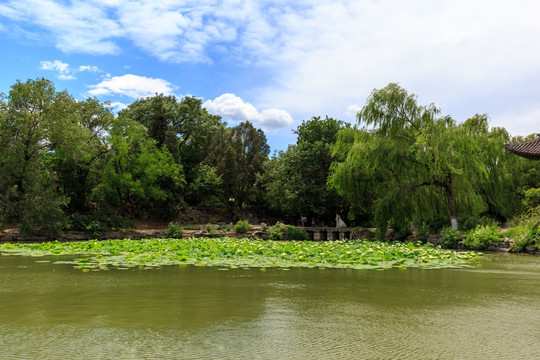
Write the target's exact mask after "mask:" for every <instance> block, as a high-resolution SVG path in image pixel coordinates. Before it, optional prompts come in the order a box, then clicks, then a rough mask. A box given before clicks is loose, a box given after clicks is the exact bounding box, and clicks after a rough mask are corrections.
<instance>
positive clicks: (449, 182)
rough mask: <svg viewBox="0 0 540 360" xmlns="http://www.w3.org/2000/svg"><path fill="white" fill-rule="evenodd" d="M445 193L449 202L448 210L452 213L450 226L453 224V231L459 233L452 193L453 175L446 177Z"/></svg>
mask: <svg viewBox="0 0 540 360" xmlns="http://www.w3.org/2000/svg"><path fill="white" fill-rule="evenodd" d="M444 192H445V193H446V200H447V201H448V210H449V211H450V224H452V230H454V231H457V229H458V221H457V215H456V208H455V206H454V193H453V192H452V175H451V174H449V175H447V176H446V181H445V182H444Z"/></svg>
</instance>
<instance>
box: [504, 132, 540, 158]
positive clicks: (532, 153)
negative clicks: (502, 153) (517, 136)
mask: <svg viewBox="0 0 540 360" xmlns="http://www.w3.org/2000/svg"><path fill="white" fill-rule="evenodd" d="M539 135H540V134H539ZM504 148H505V150H506V151H510V152H513V153H514V154H516V155H519V156H523V157H525V158H527V159H533V160H540V136H539V137H536V138H534V139H530V140H525V141H520V142H515V143H506V144H504Z"/></svg>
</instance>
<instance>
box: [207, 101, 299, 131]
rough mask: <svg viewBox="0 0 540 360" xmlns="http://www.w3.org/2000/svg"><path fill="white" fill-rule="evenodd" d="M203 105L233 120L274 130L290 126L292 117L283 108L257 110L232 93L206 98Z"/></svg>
mask: <svg viewBox="0 0 540 360" xmlns="http://www.w3.org/2000/svg"><path fill="white" fill-rule="evenodd" d="M203 106H204V107H205V108H206V109H207V110H208V112H210V113H212V114H216V115H220V116H223V117H227V118H229V119H231V120H233V121H237V122H242V121H249V122H251V123H253V125H254V126H256V127H260V128H262V129H263V130H275V129H280V128H284V127H287V126H290V125H291V124H292V122H293V119H292V117H291V115H289V113H287V112H286V111H285V110H278V109H266V110H263V111H261V112H259V111H258V110H257V109H256V108H255V106H253V105H251V104H250V103H247V102H245V101H244V100H242V99H241V98H239V97H238V96H236V95H234V94H223V95H221V96H218V97H217V98H215V99H214V100H207V101H206V102H205V103H204V104H203Z"/></svg>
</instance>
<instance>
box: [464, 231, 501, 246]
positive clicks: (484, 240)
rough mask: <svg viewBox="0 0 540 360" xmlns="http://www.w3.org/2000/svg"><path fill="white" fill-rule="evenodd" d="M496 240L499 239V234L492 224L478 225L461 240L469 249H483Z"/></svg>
mask: <svg viewBox="0 0 540 360" xmlns="http://www.w3.org/2000/svg"><path fill="white" fill-rule="evenodd" d="M498 241H501V236H500V235H499V234H498V233H497V229H496V228H495V227H494V226H482V225H479V226H477V227H476V228H475V229H474V230H473V231H472V232H471V233H470V234H469V236H467V238H466V239H465V240H463V244H465V245H466V246H467V247H468V248H469V249H475V250H484V249H487V248H488V247H490V246H491V244H493V243H495V242H498Z"/></svg>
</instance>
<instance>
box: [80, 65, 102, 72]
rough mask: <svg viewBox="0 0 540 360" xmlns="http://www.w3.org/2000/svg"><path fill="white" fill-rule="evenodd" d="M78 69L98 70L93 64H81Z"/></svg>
mask: <svg viewBox="0 0 540 360" xmlns="http://www.w3.org/2000/svg"><path fill="white" fill-rule="evenodd" d="M79 71H81V72H83V71H88V72H99V71H100V70H99V68H98V67H97V66H95V65H81V66H79Z"/></svg>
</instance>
